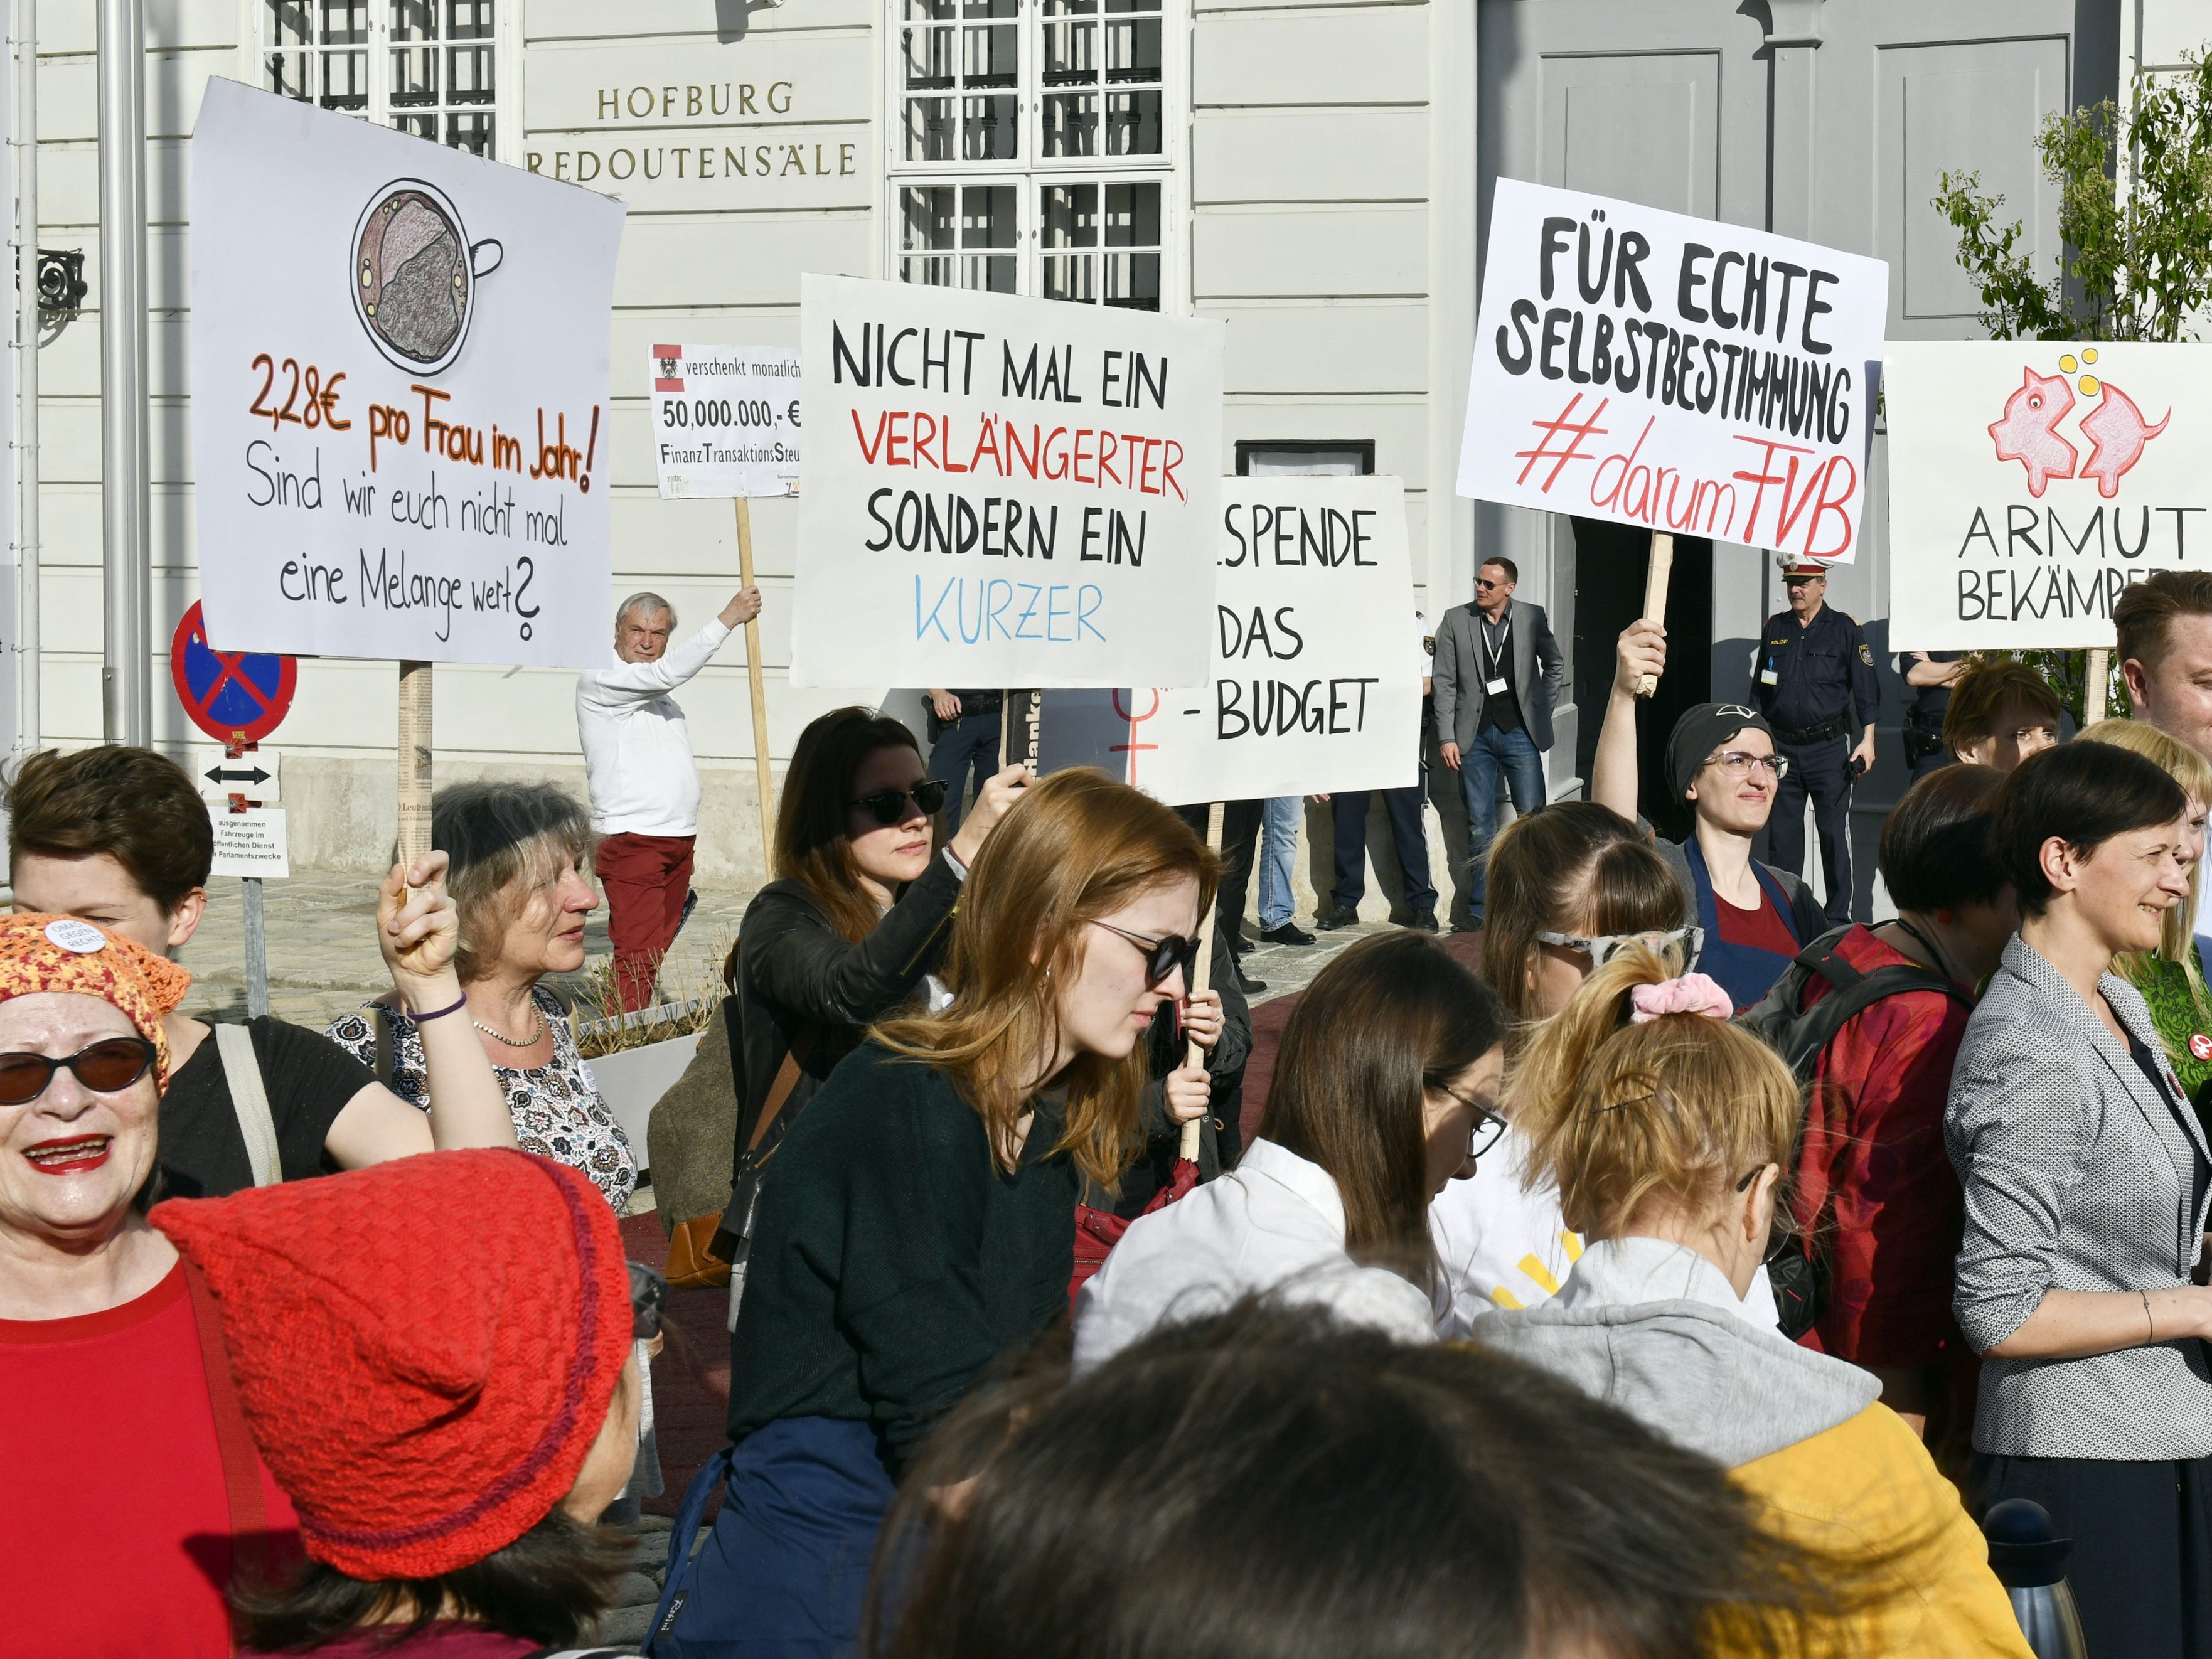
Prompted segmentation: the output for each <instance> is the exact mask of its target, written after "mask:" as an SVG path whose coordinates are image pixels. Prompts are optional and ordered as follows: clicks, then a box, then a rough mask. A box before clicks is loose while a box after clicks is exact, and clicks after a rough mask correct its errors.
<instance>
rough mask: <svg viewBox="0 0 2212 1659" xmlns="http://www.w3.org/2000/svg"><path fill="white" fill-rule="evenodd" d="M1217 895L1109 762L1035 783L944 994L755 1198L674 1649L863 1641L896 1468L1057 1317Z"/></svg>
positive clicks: (1201, 856) (813, 1647)
mask: <svg viewBox="0 0 2212 1659" xmlns="http://www.w3.org/2000/svg"><path fill="white" fill-rule="evenodd" d="M1213 885H1214V861H1213V859H1212V855H1211V854H1209V853H1207V851H1206V848H1205V846H1204V845H1203V844H1202V843H1201V842H1200V841H1199V839H1198V837H1197V836H1194V835H1193V834H1192V833H1191V831H1190V829H1189V827H1188V825H1186V824H1185V823H1183V822H1182V819H1181V818H1179V817H1176V815H1175V813H1174V812H1173V811H1170V810H1169V809H1168V808H1167V807H1165V806H1163V805H1160V804H1159V803H1158V801H1155V800H1153V799H1151V798H1150V797H1149V796H1146V795H1143V794H1140V793H1138V792H1137V791H1136V790H1134V789H1131V788H1129V787H1127V786H1126V785H1123V784H1119V783H1112V782H1109V781H1107V780H1106V779H1105V778H1103V777H1102V776H1100V775H1098V774H1097V773H1096V772H1091V771H1085V770H1072V771H1066V772H1060V773H1058V774H1055V775H1054V776H1052V777H1049V778H1048V779H1046V780H1045V781H1042V783H1038V784H1036V785H1033V786H1031V787H1030V789H1029V790H1028V792H1027V796H1026V798H1025V799H1024V800H1023V802H1022V804H1021V807H1020V810H1019V811H1015V812H1013V813H1012V814H1010V815H1008V816H1007V817H1006V822H1005V823H1002V824H1001V825H1000V827H999V829H997V830H996V831H995V832H994V834H993V835H992V836H991V838H990V840H989V842H987V843H986V844H985V846H984V847H983V848H982V851H981V854H979V855H978V856H977V858H976V860H975V866H974V867H973V869H972V871H971V872H970V873H969V880H968V885H967V890H966V891H965V893H964V894H963V896H962V899H961V902H960V910H959V914H958V915H957V917H956V918H955V919H954V921H953V923H952V939H951V951H950V957H949V960H948V963H947V966H946V977H947V979H948V980H949V981H951V985H952V986H953V987H954V995H953V997H952V999H951V1001H950V1002H949V1003H948V1004H947V1005H946V1006H943V1007H941V1008H939V1009H937V1010H935V1011H933V1012H916V1013H915V1014H914V1015H912V1016H910V1017H908V1018H902V1019H898V1020H894V1021H890V1022H888V1023H886V1024H881V1025H878V1027H876V1028H875V1030H874V1031H873V1032H872V1033H871V1035H870V1036H869V1038H868V1040H867V1041H866V1042H863V1043H862V1044H861V1046H860V1048H857V1049H856V1050H854V1053H853V1054H851V1055H849V1056H848V1058H847V1059H846V1060H845V1061H844V1062H843V1063H842V1065H840V1066H838V1068H837V1070H836V1074H835V1075H834V1076H833V1077H831V1078H830V1079H829V1082H828V1084H826V1085H824V1086H823V1089H822V1091H821V1092H820V1093H819V1094H817V1096H816V1097H814V1101H813V1103H812V1104H811V1106H809V1107H808V1109H807V1110H806V1113H805V1115H804V1116H803V1117H802V1118H800V1119H799V1122H798V1123H797V1124H796V1125H794V1126H793V1128H792V1131H791V1133H790V1134H789V1135H787V1137H786V1138H785V1139H784V1141H783V1144H782V1146H781V1150H779V1151H778V1152H777V1153H776V1156H775V1164H773V1165H772V1166H771V1171H770V1176H769V1179H768V1180H767V1181H766V1182H763V1185H762V1187H761V1199H760V1208H759V1212H758V1217H757V1226H756V1228H755V1231H754V1235H753V1247H752V1251H751V1254H750V1258H749V1270H748V1279H747V1283H746V1286H745V1293H744V1300H743V1301H742V1303H740V1304H739V1307H738V1324H737V1329H736V1331H735V1333H734V1334H732V1338H731V1344H730V1376H731V1385H730V1415H729V1429H730V1439H731V1444H730V1446H729V1447H727V1448H726V1449H725V1450H724V1451H723V1453H722V1454H721V1455H720V1457H718V1458H716V1459H715V1460H714V1462H710V1463H709V1464H708V1466H707V1467H706V1468H705V1469H703V1470H702V1472H701V1474H700V1477H699V1479H698V1480H696V1481H694V1482H693V1484H692V1487H691V1490H690V1492H689V1493H688V1494H687V1495H686V1496H685V1498H684V1509H683V1511H682V1512H681V1513H680V1514H679V1515H678V1517H677V1522H676V1528H675V1536H676V1538H677V1539H678V1540H679V1542H678V1543H677V1544H676V1545H674V1546H672V1547H671V1561H670V1564H669V1575H668V1581H667V1583H668V1588H667V1590H666V1592H665V1602H664V1607H665V1609H666V1610H667V1611H665V1612H664V1613H663V1615H662V1617H661V1618H660V1619H659V1620H657V1621H656V1624H655V1626H653V1628H654V1629H655V1631H656V1632H665V1633H659V1634H656V1635H655V1636H654V1638H653V1642H652V1644H651V1650H652V1652H653V1654H655V1655H656V1656H658V1659H685V1656H699V1655H704V1656H714V1659H719V1656H722V1655H726V1654H729V1653H734V1652H743V1653H744V1654H746V1655H748V1656H751V1659H777V1656H781V1655H792V1656H799V1655H807V1656H816V1655H822V1654H831V1653H843V1652H847V1651H850V1650H851V1649H852V1645H853V1644H854V1641H855V1640H856V1639H857V1637H858V1632H859V1628H860V1613H861V1603H862V1597H863V1592H864V1590H865V1589H866V1579H867V1574H868V1565H869V1562H870V1559H871V1557H872V1553H873V1552H874V1548H875V1543H876V1535H877V1533H878V1530H879V1528H881V1526H882V1523H883V1519H884V1513H885V1511H886V1510H887V1509H888V1507H889V1505H890V1498H891V1492H892V1488H893V1486H894V1484H895V1483H896V1480H898V1479H899V1477H900V1476H901V1475H902V1474H903V1473H904V1472H905V1470H906V1468H908V1465H909V1463H911V1462H913V1460H914V1459H915V1455H917V1454H918V1453H919V1451H920V1450H921V1448H922V1447H923V1445H924V1444H925V1443H927V1441H928V1439H929V1437H930V1435H931V1433H932V1432H933V1430H934V1428H935V1427H936V1425H937V1423H938V1421H939V1419H940V1418H941V1417H942V1416H943V1415H944V1414H945V1413H946V1412H948V1411H949V1410H951V1407H953V1406H954V1405H955V1404H957V1402H958V1401H959V1400H960V1399H961V1397H962V1396H963V1395H965V1394H966V1393H967V1391H968V1390H969V1388H970V1387H971V1386H972V1385H973V1384H974V1383H976V1382H977V1381H978V1380H979V1379H980V1378H981V1376H983V1375H984V1374H985V1373H986V1372H987V1370H990V1368H991V1367H992V1366H993V1365H994V1364H997V1363H998V1362H999V1361H1000V1360H1001V1359H1003V1358H1006V1357H1008V1356H1010V1355H1012V1354H1015V1353H1018V1352H1020V1351H1022V1350H1023V1349H1024V1348H1026V1347H1027V1346H1029V1345H1030V1343H1031V1342H1032V1341H1034V1340H1036V1337H1037V1335H1038V1334H1040V1333H1041V1332H1042V1331H1043V1330H1044V1329H1045V1328H1047V1327H1048V1326H1049V1325H1051V1324H1053V1323H1054V1322H1055V1321H1057V1320H1060V1319H1063V1318H1065V1317H1066V1309H1067V1283H1068V1275H1069V1273H1070V1272H1071V1270H1072V1269H1073V1266H1074V1260H1075V1202H1076V1192H1077V1188H1078V1186H1079V1182H1081V1181H1083V1180H1085V1179H1089V1180H1092V1181H1097V1182H1105V1183H1109V1184H1110V1183H1111V1182H1113V1181H1114V1180H1115V1177H1116V1176H1117V1175H1118V1174H1119V1173H1120V1171H1121V1169H1122V1167H1123V1166H1124V1165H1125V1164H1126V1163H1127V1160H1128V1158H1130V1156H1131V1155H1132V1153H1133V1152H1134V1150H1135V1147H1136V1145H1137V1141H1138V1135H1139V1119H1140V1115H1141V1111H1142V1107H1141V1098H1142V1095H1143V1091H1144V1085H1145V1075H1146V1060H1145V1054H1144V1039H1145V1035H1146V1031H1147V1030H1148V1029H1149V1028H1150V1027H1151V1024H1152V1018H1153V1016H1154V1015H1155V1014H1156V1013H1157V1012H1158V1011H1159V1009H1160V1008H1161V1006H1163V1005H1164V1004H1166V1003H1169V1002H1172V1001H1176V1000H1180V999H1182V997H1184V996H1185V995H1186V994H1188V988H1189V985H1188V979H1187V978H1186V977H1185V975H1186V974H1187V972H1188V967H1189V963H1190V961H1191V959H1192V955H1193V953H1194V951H1195V950H1196V948H1197V947H1196V943H1195V940H1194V937H1193V936H1194V934H1195V933H1197V931H1198V919H1199V917H1200V915H1201V914H1203V909H1204V907H1205V906H1206V905H1207V904H1210V903H1211V902H1212V899H1213ZM718 1484H719V1485H722V1486H724V1492H723V1500H722V1510H721V1515H720V1519H719V1520H718V1521H717V1522H716V1523H715V1526H714V1532H713V1534H712V1535H711V1536H710V1537H709V1538H708V1541H707V1542H706V1543H705V1545H704V1546H703V1547H702V1548H701V1550H700V1551H699V1553H698V1554H697V1555H696V1556H693V1557H690V1559H689V1560H688V1562H687V1559H686V1555H687V1553H688V1549H689V1546H690V1541H691V1538H692V1536H693V1531H694V1528H696V1523H697V1519H698V1517H699V1516H701V1515H702V1514H703V1512H704V1510H705V1508H706V1505H707V1503H708V1499H709V1498H711V1496H712V1495H713V1492H714V1488H715V1487H716V1486H717V1485H718Z"/></svg>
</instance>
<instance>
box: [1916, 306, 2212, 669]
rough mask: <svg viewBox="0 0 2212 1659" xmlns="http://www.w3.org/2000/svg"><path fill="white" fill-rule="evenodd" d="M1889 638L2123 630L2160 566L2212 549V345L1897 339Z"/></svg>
mask: <svg viewBox="0 0 2212 1659" xmlns="http://www.w3.org/2000/svg"><path fill="white" fill-rule="evenodd" d="M1883 384H1884V386H1885V388H1886V392H1887V396H1886V399H1885V401H1886V403H1887V410H1888V417H1889V538H1890V559H1889V638H1890V643H1891V644H1892V645H1893V646H1894V647H1897V648H1899V650H1905V651H1932V650H1959V651H1973V650H1979V649H1981V648H1983V647H1999V648H2002V649H2007V650H2021V649H2027V648H2030V647H2057V648H2061V649H2073V648H2077V647H2085V646H2109V645H2111V644H2112V642H2113V638H2112V605H2113V602H2114V601H2115V600H2117V599H2118V598H2119V596H2120V592H2121V590H2122V589H2123V588H2124V587H2125V586H2127V585H2128V584H2129V583H2130V582H2131V581H2139V580H2142V578H2143V577H2145V576H2148V575H2149V574H2151V573H2152V572H2153V571H2154V570H2174V569H2201V568H2204V567H2205V566H2206V565H2207V564H2208V563H2212V468H2208V467H2207V466H2206V465H2205V462H2204V451H2205V444H2206V441H2207V437H2208V435H2212V346H2206V345H2148V344H2140V343H2111V344H2106V343H2088V344H2079V345H2069V344H2068V343H2065V342H2063V341H2057V340H2017V341H2005V340H1974V341H1942V342H1936V341H1930V342H1928V343H1914V344H1907V343H1894V342H1893V343H1892V344H1891V345H1890V347H1889V350H1888V355H1887V358H1886V360H1885V367H1884V370H1883Z"/></svg>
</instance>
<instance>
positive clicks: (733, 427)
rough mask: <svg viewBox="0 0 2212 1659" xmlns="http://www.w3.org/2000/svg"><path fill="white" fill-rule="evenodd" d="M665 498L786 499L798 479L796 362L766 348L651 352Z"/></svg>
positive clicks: (656, 453)
mask: <svg viewBox="0 0 2212 1659" xmlns="http://www.w3.org/2000/svg"><path fill="white" fill-rule="evenodd" d="M652 368H653V377H652V378H653V465H654V467H655V469H656V471H658V473H659V479H660V493H661V494H662V495H664V496H666V497H667V498H668V499H670V500H671V501H684V500H688V499H690V498H692V497H696V496H701V495H712V496H717V497H720V496H737V497H738V498H740V499H743V498H744V497H746V496H750V495H789V494H790V493H791V486H792V485H793V483H795V482H797V480H798V477H799V354H798V353H797V352H796V351H793V350H789V349H775V348H771V347H763V346H696V345H695V346H683V345H656V346H655V347H653V365H652Z"/></svg>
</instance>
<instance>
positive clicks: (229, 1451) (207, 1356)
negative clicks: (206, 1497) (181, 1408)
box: [184, 1025, 269, 1583]
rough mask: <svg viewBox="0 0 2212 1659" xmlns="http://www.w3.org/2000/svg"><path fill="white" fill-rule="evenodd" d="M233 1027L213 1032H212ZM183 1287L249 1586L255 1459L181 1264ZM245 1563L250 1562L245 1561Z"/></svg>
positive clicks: (198, 1292) (256, 1501)
mask: <svg viewBox="0 0 2212 1659" xmlns="http://www.w3.org/2000/svg"><path fill="white" fill-rule="evenodd" d="M237 1029H239V1028H237V1027H235V1026H222V1025H218V1026H216V1030H217V1031H223V1030H237ZM184 1269H185V1289H186V1290H187V1291H190V1293H191V1302H192V1323H193V1324H194V1326H196V1327H197V1328H198V1332H199V1339H200V1364H201V1367H202V1368H203V1369H204V1370H205V1371H206V1373H207V1389H208V1405H209V1407H210V1409H211V1410H212V1411H213V1413H214V1415H215V1443H216V1451H217V1452H218V1453H219V1454H220V1455H221V1457H222V1484H223V1488H224V1491H225V1492H226V1494H227V1495H228V1498H229V1500H230V1572H231V1577H232V1578H233V1579H234V1580H237V1581H243V1582H246V1583H252V1582H253V1580H254V1578H255V1577H259V1576H260V1575H259V1574H258V1571H249V1569H258V1568H259V1567H260V1566H262V1565H264V1558H265V1556H266V1553H267V1547H268V1538H269V1506H268V1504H267V1502H266V1501H265V1499H264V1496H263V1493H262V1488H261V1460H260V1455H259V1454H258V1452H257V1451H256V1450H255V1449H254V1446H253V1437H252V1434H250V1433H249V1432H247V1430H246V1413H244V1412H243V1411H242V1410H240V1408H239V1404H238V1385H237V1384H236V1383H234V1382H233V1381H232V1380H231V1376H230V1355H229V1354H228V1352H225V1350H224V1348H223V1346H222V1318H221V1316H218V1315H217V1314H216V1306H215V1297H214V1296H213V1295H212V1294H210V1291H209V1290H208V1287H207V1281H206V1280H205V1279H202V1278H201V1277H200V1271H199V1269H198V1268H197V1267H194V1266H192V1264H191V1261H189V1260H187V1261H185V1263H184ZM249 1558H251V1559H249Z"/></svg>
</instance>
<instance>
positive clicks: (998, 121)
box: [960, 93, 1021, 161]
mask: <svg viewBox="0 0 2212 1659" xmlns="http://www.w3.org/2000/svg"><path fill="white" fill-rule="evenodd" d="M960 110H961V118H960V157H961V159H962V160H963V161H1012V160H1013V159H1014V157H1015V156H1016V155H1018V153H1019V151H1020V149H1021V143H1020V137H1019V134H1020V131H1021V126H1020V123H1019V121H1018V113H1019V110H1020V100H1018V99H1017V98H1016V97H1015V96H1014V94H1012V93H1006V94H1003V95H994V96H993V97H989V98H963V99H962V100H960Z"/></svg>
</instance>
